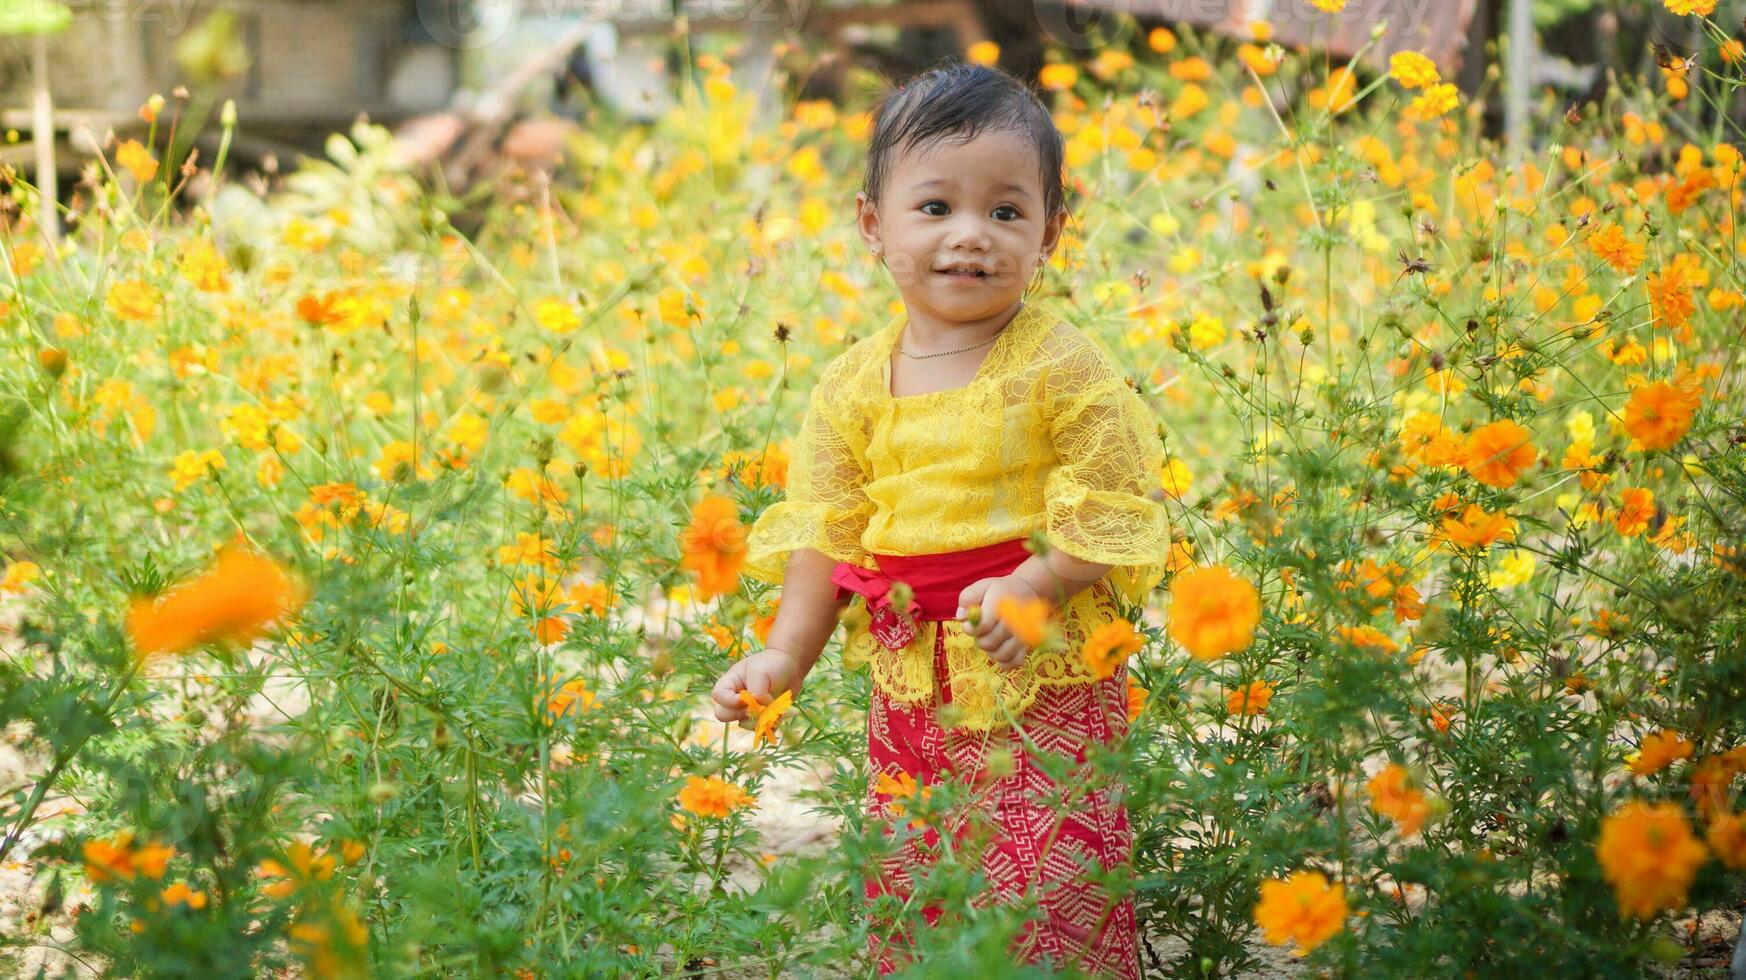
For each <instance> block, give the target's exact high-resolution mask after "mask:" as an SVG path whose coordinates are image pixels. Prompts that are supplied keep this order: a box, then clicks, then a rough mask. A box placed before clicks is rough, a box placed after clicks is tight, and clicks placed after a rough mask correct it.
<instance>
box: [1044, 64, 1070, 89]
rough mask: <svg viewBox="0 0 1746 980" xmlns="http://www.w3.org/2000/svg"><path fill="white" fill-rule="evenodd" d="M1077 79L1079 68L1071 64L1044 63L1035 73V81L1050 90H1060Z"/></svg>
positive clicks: (1068, 86)
mask: <svg viewBox="0 0 1746 980" xmlns="http://www.w3.org/2000/svg"><path fill="white" fill-rule="evenodd" d="M1077 81H1079V69H1077V68H1075V67H1073V66H1072V65H1062V64H1049V65H1044V66H1043V69H1042V71H1040V72H1038V73H1037V83H1038V84H1040V85H1042V86H1043V87H1044V88H1046V89H1048V90H1049V91H1051V92H1060V91H1063V90H1066V89H1070V88H1072V87H1073V84H1074V83H1075V82H1077Z"/></svg>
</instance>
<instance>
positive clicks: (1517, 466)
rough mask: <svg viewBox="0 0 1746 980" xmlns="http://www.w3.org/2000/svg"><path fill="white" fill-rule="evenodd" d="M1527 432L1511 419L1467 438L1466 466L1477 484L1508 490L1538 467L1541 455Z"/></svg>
mask: <svg viewBox="0 0 1746 980" xmlns="http://www.w3.org/2000/svg"><path fill="white" fill-rule="evenodd" d="M1530 439H1531V436H1530V434H1529V432H1528V430H1527V429H1524V428H1522V427H1521V426H1520V425H1519V424H1517V423H1515V422H1512V421H1510V420H1509V419H1500V420H1498V421H1496V422H1493V423H1491V424H1490V425H1482V426H1480V427H1479V428H1477V429H1475V430H1473V433H1472V434H1471V435H1469V436H1468V437H1467V452H1466V458H1465V459H1464V460H1463V461H1462V465H1463V466H1464V467H1465V468H1466V470H1467V472H1468V473H1469V474H1471V475H1472V477H1473V478H1474V479H1475V480H1478V481H1479V482H1481V483H1483V484H1485V485H1486V486H1491V487H1500V488H1501V487H1508V486H1510V485H1512V484H1514V483H1515V482H1516V480H1517V479H1518V478H1519V477H1520V476H1521V475H1522V471H1524V470H1526V469H1527V468H1528V467H1530V466H1532V465H1534V460H1535V458H1536V457H1537V456H1538V455H1539V454H1538V453H1537V452H1535V451H1534V444H1533V442H1532V441H1530Z"/></svg>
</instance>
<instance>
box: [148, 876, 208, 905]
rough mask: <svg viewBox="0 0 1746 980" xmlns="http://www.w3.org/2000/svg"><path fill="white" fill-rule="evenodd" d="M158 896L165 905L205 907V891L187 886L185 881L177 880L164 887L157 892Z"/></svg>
mask: <svg viewBox="0 0 1746 980" xmlns="http://www.w3.org/2000/svg"><path fill="white" fill-rule="evenodd" d="M158 897H159V898H161V899H163V902H164V904H165V905H186V906H188V907H189V908H191V909H203V908H205V907H206V893H205V892H200V891H195V890H194V889H192V888H189V887H188V883H187V882H185V881H178V882H176V883H175V884H173V885H171V886H170V887H168V888H166V889H164V890H163V891H162V892H159V893H158Z"/></svg>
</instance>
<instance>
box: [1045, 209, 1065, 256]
mask: <svg viewBox="0 0 1746 980" xmlns="http://www.w3.org/2000/svg"><path fill="white" fill-rule="evenodd" d="M1066 224H1067V209H1066V208H1062V209H1060V210H1059V211H1056V212H1055V213H1054V215H1052V216H1051V217H1050V218H1049V220H1048V221H1047V222H1045V223H1044V224H1043V251H1045V252H1048V253H1049V254H1051V255H1053V254H1054V252H1055V246H1056V245H1057V244H1058V243H1059V242H1060V241H1061V230H1062V228H1064V227H1066Z"/></svg>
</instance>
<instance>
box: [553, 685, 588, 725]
mask: <svg viewBox="0 0 1746 980" xmlns="http://www.w3.org/2000/svg"><path fill="white" fill-rule="evenodd" d="M595 703H596V698H595V697H594V692H593V691H590V690H588V684H587V682H586V681H584V680H583V679H582V678H580V677H576V678H573V679H571V680H567V681H565V682H564V683H563V684H562V685H560V686H559V687H558V689H557V690H556V691H553V692H552V696H551V697H550V698H549V699H547V700H546V713H547V714H548V715H550V716H551V717H552V718H554V719H556V718H561V717H563V715H564V712H566V711H569V710H570V707H571V706H572V705H576V706H578V708H577V710H578V711H587V710H588V709H590V708H592V707H594V705H595Z"/></svg>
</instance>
